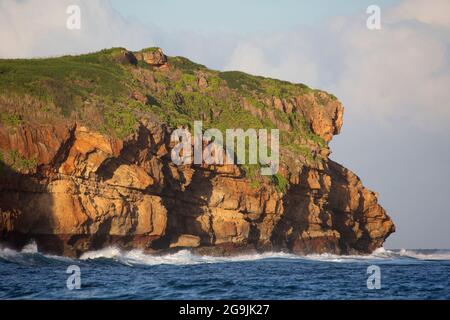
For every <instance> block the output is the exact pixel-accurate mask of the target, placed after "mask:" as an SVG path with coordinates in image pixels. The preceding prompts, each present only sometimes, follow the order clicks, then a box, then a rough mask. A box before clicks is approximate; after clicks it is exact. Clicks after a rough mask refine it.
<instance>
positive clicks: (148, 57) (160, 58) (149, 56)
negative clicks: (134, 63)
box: [136, 48, 167, 67]
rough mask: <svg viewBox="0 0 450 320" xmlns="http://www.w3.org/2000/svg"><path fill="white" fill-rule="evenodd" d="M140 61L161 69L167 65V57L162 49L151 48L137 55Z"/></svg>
mask: <svg viewBox="0 0 450 320" xmlns="http://www.w3.org/2000/svg"><path fill="white" fill-rule="evenodd" d="M136 55H137V57H138V59H140V60H142V61H144V62H145V63H147V64H149V65H151V66H156V67H161V66H163V65H165V64H166V63H167V57H166V55H165V54H164V53H163V51H162V50H161V49H160V48H150V49H146V50H143V51H141V52H139V53H136Z"/></svg>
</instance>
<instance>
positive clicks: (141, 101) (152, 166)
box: [0, 48, 395, 256]
mask: <svg viewBox="0 0 450 320" xmlns="http://www.w3.org/2000/svg"><path fill="white" fill-rule="evenodd" d="M194 120H202V121H203V123H204V124H205V127H211V128H219V129H221V130H224V129H225V128H243V129H246V128H277V129H279V130H280V133H281V136H280V155H281V162H280V170H279V172H278V173H277V174H276V175H273V176H269V177H266V176H261V175H260V174H259V170H258V167H257V166H256V165H205V164H203V165H181V166H177V165H175V164H174V163H173V162H172V160H171V157H170V150H171V147H172V146H173V145H172V144H171V141H170V134H171V132H172V131H173V130H174V129H175V128H178V127H181V126H183V127H190V126H191V125H192V123H193V121H194ZM342 124H343V107H342V105H341V103H340V102H339V101H338V100H337V99H336V98H335V97H334V96H333V95H331V94H328V93H326V92H324V91H321V90H314V89H311V88H309V87H307V86H305V85H302V84H292V83H289V82H285V81H280V80H275V79H269V78H263V77H256V76H251V75H248V74H245V73H242V72H219V71H215V70H210V69H207V68H206V67H204V66H202V65H199V64H196V63H193V62H191V61H190V60H188V59H186V58H183V57H167V56H166V55H164V53H163V52H162V51H161V49H159V48H148V49H144V50H141V51H139V52H130V51H128V50H126V49H124V48H114V49H108V50H102V51H100V52H96V53H91V54H86V55H80V56H65V57H60V58H51V59H30V60H0V244H2V245H7V246H10V247H13V248H16V249H20V248H21V247H23V246H24V245H26V244H27V243H28V242H29V241H31V240H34V241H36V243H37V246H38V249H39V250H40V251H42V252H48V253H53V254H61V255H67V256H79V255H80V254H82V253H83V252H86V251H89V250H95V249H100V248H102V247H105V246H109V245H116V246H118V247H121V248H123V249H132V248H139V249H143V250H145V251H146V252H149V253H161V252H168V251H172V250H178V249H185V248H189V249H191V250H193V251H194V252H196V253H198V254H218V255H229V254H235V253H240V252H249V251H278V250H283V251H288V252H293V253H297V254H309V253H325V252H329V253H337V254H354V253H370V252H372V251H373V250H375V249H376V248H378V247H380V246H382V244H383V242H384V241H385V239H386V238H387V237H388V236H389V235H390V234H391V233H392V232H394V230H395V227H394V224H393V223H392V221H391V219H390V218H389V216H388V215H387V214H386V212H385V210H384V209H383V208H382V207H381V206H380V205H379V204H378V202H377V195H376V194H375V193H374V192H372V191H370V190H368V189H366V188H365V187H364V186H363V185H362V183H361V181H360V179H359V178H358V177H357V176H356V175H355V174H354V173H352V172H351V171H350V170H348V169H346V168H344V167H342V166H341V165H339V164H338V163H336V162H333V161H332V160H330V159H329V155H330V150H329V147H328V143H329V141H330V140H331V139H332V137H333V135H336V134H338V133H339V132H340V129H341V126H342Z"/></svg>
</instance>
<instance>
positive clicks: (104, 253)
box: [0, 242, 450, 266]
mask: <svg viewBox="0 0 450 320" xmlns="http://www.w3.org/2000/svg"><path fill="white" fill-rule="evenodd" d="M267 259H271V260H273V259H283V260H293V261H294V260H303V261H322V262H343V263H345V262H348V263H350V262H367V261H371V260H375V261H379V262H383V261H386V262H389V261H393V260H395V261H398V260H406V261H410V260H420V261H427V260H429V261H433V260H450V250H406V249H401V250H387V249H384V248H379V249H377V250H375V251H374V252H373V253H372V254H370V255H344V256H342V255H335V254H327V253H325V254H311V255H306V256H298V255H294V254H290V253H284V252H266V253H257V254H245V255H238V256H232V257H214V256H199V255H196V254H193V253H191V252H190V251H189V250H181V251H178V252H176V253H171V254H164V255H151V254H146V253H144V252H143V251H141V250H131V251H123V250H120V249H118V248H116V247H106V248H103V249H101V250H96V251H89V252H86V253H84V254H83V255H82V256H81V257H80V258H79V260H81V261H86V262H88V261H98V260H113V261H116V262H119V263H121V264H124V265H130V266H131V265H161V264H169V265H192V264H202V263H228V262H244V261H257V260H267ZM0 260H6V261H7V262H13V263H20V264H22V263H25V264H34V263H38V262H43V261H44V262H45V261H48V260H58V261H60V262H70V261H72V262H73V261H75V259H71V258H66V257H61V256H53V255H44V254H42V253H39V252H38V250H37V246H36V244H35V243H34V242H32V243H30V244H28V245H27V246H25V247H24V248H23V249H22V250H21V251H20V252H19V251H14V250H11V249H8V248H1V247H0Z"/></svg>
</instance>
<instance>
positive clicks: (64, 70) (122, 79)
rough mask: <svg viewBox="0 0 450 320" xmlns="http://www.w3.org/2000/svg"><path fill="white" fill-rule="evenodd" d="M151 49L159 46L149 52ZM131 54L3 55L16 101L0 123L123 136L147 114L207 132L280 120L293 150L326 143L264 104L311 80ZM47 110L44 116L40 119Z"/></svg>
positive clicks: (4, 82)
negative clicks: (55, 125)
mask: <svg viewBox="0 0 450 320" xmlns="http://www.w3.org/2000/svg"><path fill="white" fill-rule="evenodd" d="M151 50H157V48H147V49H143V52H145V51H151ZM124 53H126V50H125V49H123V48H113V49H105V50H102V51H99V52H95V53H89V54H83V55H79V56H63V57H58V58H44V59H9V60H5V59H0V98H1V97H2V96H3V97H7V98H5V99H4V100H3V101H10V103H9V105H8V106H6V105H5V104H2V102H1V100H0V121H1V123H3V124H4V125H7V126H17V125H20V124H21V123H23V122H26V121H28V120H29V119H34V118H36V119H37V118H39V120H40V121H46V119H51V118H52V117H53V118H55V117H61V118H62V119H64V118H70V119H76V120H77V121H80V122H81V123H83V124H85V125H87V126H88V127H92V128H94V129H96V130H100V131H101V132H104V133H107V134H112V135H115V136H117V137H120V138H123V137H126V136H127V135H129V134H130V133H132V132H133V131H134V130H135V129H136V128H137V124H138V122H139V117H140V116H142V115H143V114H147V115H149V116H152V115H157V116H158V117H159V118H160V119H162V120H165V121H166V122H167V123H168V124H169V125H171V126H173V127H178V126H187V127H190V126H191V125H192V123H193V121H194V120H203V122H204V129H207V128H210V127H214V128H218V129H220V130H222V131H225V129H227V128H242V129H244V130H246V129H248V128H254V129H259V128H267V129H273V128H277V122H278V123H285V124H287V123H289V124H290V125H291V126H292V130H290V131H283V130H281V131H282V132H281V139H282V141H281V143H282V145H283V144H284V146H285V147H287V148H289V149H291V150H293V151H294V152H297V153H299V154H302V155H304V156H305V157H307V158H311V152H310V150H309V147H308V146H306V145H303V144H300V145H299V141H306V140H307V141H312V142H313V143H316V144H317V145H319V146H320V145H323V144H324V142H323V141H322V140H321V138H320V137H318V136H316V135H314V134H313V133H312V132H311V130H310V128H309V124H308V123H306V122H305V119H304V118H300V117H299V118H292V117H290V116H288V115H287V114H285V113H283V112H281V111H279V110H273V116H272V118H271V119H270V118H269V117H267V116H266V115H265V113H264V112H266V111H267V110H268V109H270V108H271V107H269V106H267V105H266V104H265V103H264V99H266V98H272V97H278V98H280V99H283V98H290V97H293V96H296V95H302V94H309V93H314V94H315V93H316V91H315V90H313V89H311V88H309V87H307V86H306V85H303V84H293V83H290V82H287V81H281V80H276V79H270V78H264V77H260V76H252V75H249V74H246V73H243V72H239V71H226V72H219V71H214V70H209V69H207V68H206V67H205V66H203V65H201V64H197V63H195V62H192V61H190V60H189V59H186V58H184V57H168V63H169V65H170V68H169V70H158V69H155V68H152V67H150V66H148V65H146V64H145V63H143V62H142V61H140V62H138V63H137V65H135V64H130V63H127V61H126V59H124ZM199 71H201V73H203V74H204V75H205V77H206V78H207V81H208V87H207V88H199V85H198V79H197V76H198V73H199ZM137 72H140V73H142V74H146V75H147V76H148V77H150V78H153V79H154V81H155V82H156V86H155V85H150V84H149V83H147V82H143V80H142V79H140V78H138V77H137V76H136V73H137ZM146 81H147V80H146ZM134 93H138V94H140V95H141V96H143V97H146V102H143V101H142V100H139V101H138V100H137V99H135V98H132V94H134ZM24 97H31V98H32V99H31V98H30V99H28V100H30V101H37V102H39V103H38V104H39V108H38V110H37V111H33V112H35V113H33V114H32V113H31V107H32V104H33V103H34V102H33V103H31V102H30V105H29V108H28V110H27V109H25V108H24V107H23V106H22V107H19V105H20V104H21V101H22V100H23V99H24ZM243 97H245V99H247V100H248V101H250V103H251V104H252V105H253V106H254V107H255V108H257V109H260V110H261V111H262V112H263V116H262V117H258V116H255V115H252V113H251V112H249V111H248V110H245V109H244V108H243V107H242V105H241V103H240V102H241V99H242V98H243ZM33 99H34V100H33ZM37 102H36V103H34V104H37ZM14 106H17V108H14ZM272 109H273V108H272ZM31 114H32V115H31ZM40 114H44V116H42V117H38V116H40ZM42 119H44V120H42ZM298 137H300V138H301V139H297V138H298ZM249 171H250V170H249ZM249 175H251V173H249ZM277 181H278V180H277Z"/></svg>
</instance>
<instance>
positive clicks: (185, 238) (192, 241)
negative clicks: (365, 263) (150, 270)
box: [170, 234, 200, 248]
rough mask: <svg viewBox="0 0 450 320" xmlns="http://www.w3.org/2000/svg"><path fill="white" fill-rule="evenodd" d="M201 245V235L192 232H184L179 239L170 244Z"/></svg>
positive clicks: (192, 246) (175, 246) (182, 245)
mask: <svg viewBox="0 0 450 320" xmlns="http://www.w3.org/2000/svg"><path fill="white" fill-rule="evenodd" d="M199 245H200V237H198V236H194V235H192V234H182V235H180V236H179V237H178V239H177V241H176V242H174V243H171V244H170V248H177V247H183V248H196V247H198V246H199Z"/></svg>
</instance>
